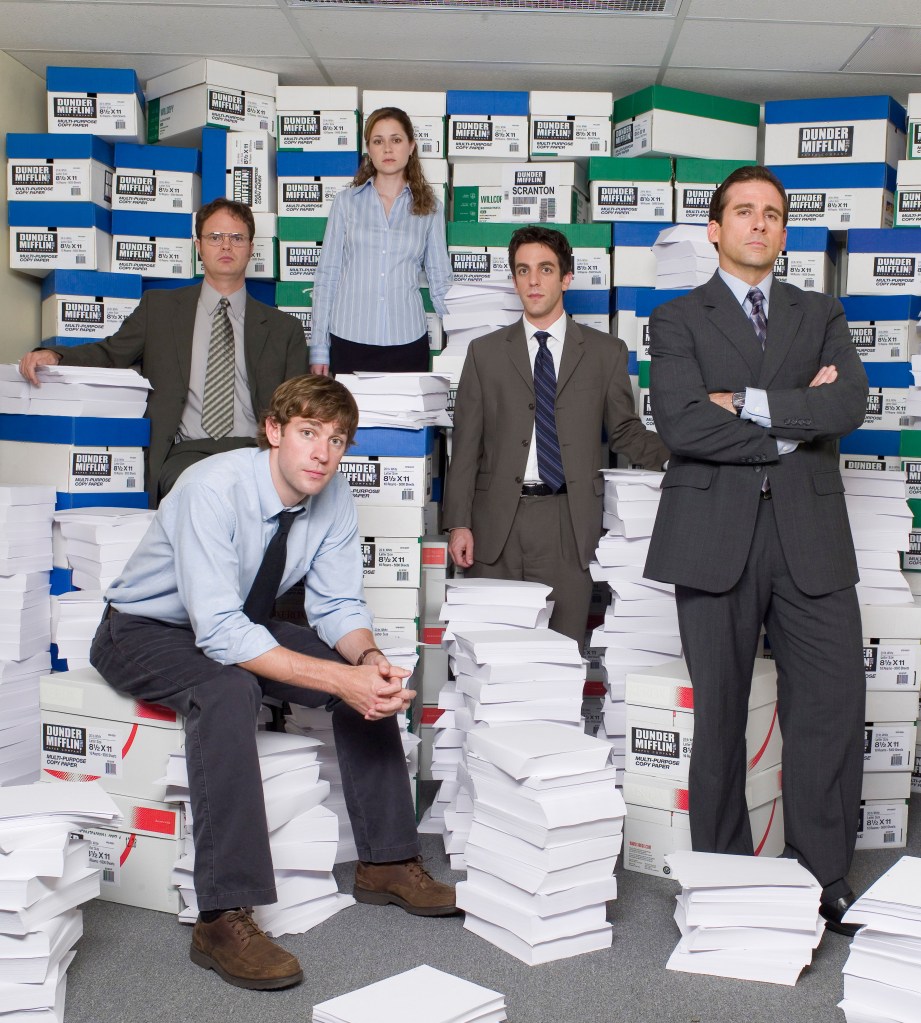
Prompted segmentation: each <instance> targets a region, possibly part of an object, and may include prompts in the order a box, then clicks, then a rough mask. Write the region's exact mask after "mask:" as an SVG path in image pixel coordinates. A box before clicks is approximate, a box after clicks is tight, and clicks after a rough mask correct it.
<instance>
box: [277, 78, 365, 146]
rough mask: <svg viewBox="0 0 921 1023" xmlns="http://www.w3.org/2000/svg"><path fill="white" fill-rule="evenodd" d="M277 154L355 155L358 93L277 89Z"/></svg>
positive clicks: (335, 88)
mask: <svg viewBox="0 0 921 1023" xmlns="http://www.w3.org/2000/svg"><path fill="white" fill-rule="evenodd" d="M275 106H276V109H277V112H278V128H277V135H278V148H279V150H282V149H285V150H300V151H302V152H310V153H330V152H332V153H343V152H353V153H357V152H358V149H359V147H360V145H361V139H360V135H359V131H358V106H359V104H358V89H356V88H355V87H354V86H304V85H295V86H290V85H280V86H278V89H277V90H276V94H275Z"/></svg>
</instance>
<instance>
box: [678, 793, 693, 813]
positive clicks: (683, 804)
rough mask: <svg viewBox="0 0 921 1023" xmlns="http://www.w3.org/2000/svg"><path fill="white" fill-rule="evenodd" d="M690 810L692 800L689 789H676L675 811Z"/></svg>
mask: <svg viewBox="0 0 921 1023" xmlns="http://www.w3.org/2000/svg"><path fill="white" fill-rule="evenodd" d="M689 808H690V798H689V796H688V790H687V789H676V791H675V809H676V810H685V811H687V810H688V809H689Z"/></svg>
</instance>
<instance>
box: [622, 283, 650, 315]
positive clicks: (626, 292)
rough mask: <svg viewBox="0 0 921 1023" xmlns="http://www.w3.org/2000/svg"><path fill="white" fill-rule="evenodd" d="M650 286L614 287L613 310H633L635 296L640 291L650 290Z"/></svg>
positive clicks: (634, 307) (634, 308)
mask: <svg viewBox="0 0 921 1023" xmlns="http://www.w3.org/2000/svg"><path fill="white" fill-rule="evenodd" d="M650 290H652V289H650V288H615V289H614V311H615V312H635V310H636V303H637V298H638V297H639V294H640V292H641V291H650Z"/></svg>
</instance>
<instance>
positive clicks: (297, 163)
mask: <svg viewBox="0 0 921 1023" xmlns="http://www.w3.org/2000/svg"><path fill="white" fill-rule="evenodd" d="M360 162H361V154H360V153H356V152H348V153H296V152H289V151H287V150H282V151H281V152H280V153H279V154H278V157H277V163H276V168H275V173H276V174H277V176H278V177H280V178H353V177H354V176H355V172H356V171H357V170H358V164H359V163H360Z"/></svg>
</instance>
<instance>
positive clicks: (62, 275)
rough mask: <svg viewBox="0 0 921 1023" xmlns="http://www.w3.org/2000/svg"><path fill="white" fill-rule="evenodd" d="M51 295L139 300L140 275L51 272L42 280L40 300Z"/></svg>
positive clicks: (92, 271) (70, 271)
mask: <svg viewBox="0 0 921 1023" xmlns="http://www.w3.org/2000/svg"><path fill="white" fill-rule="evenodd" d="M51 295H92V296H93V297H94V298H95V297H96V296H97V295H98V296H103V297H105V298H140V297H141V277H140V274H109V273H102V272H101V271H99V270H52V271H51V273H50V274H48V276H47V277H45V278H43V279H42V298H43V299H44V298H49V297H50V296H51Z"/></svg>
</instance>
